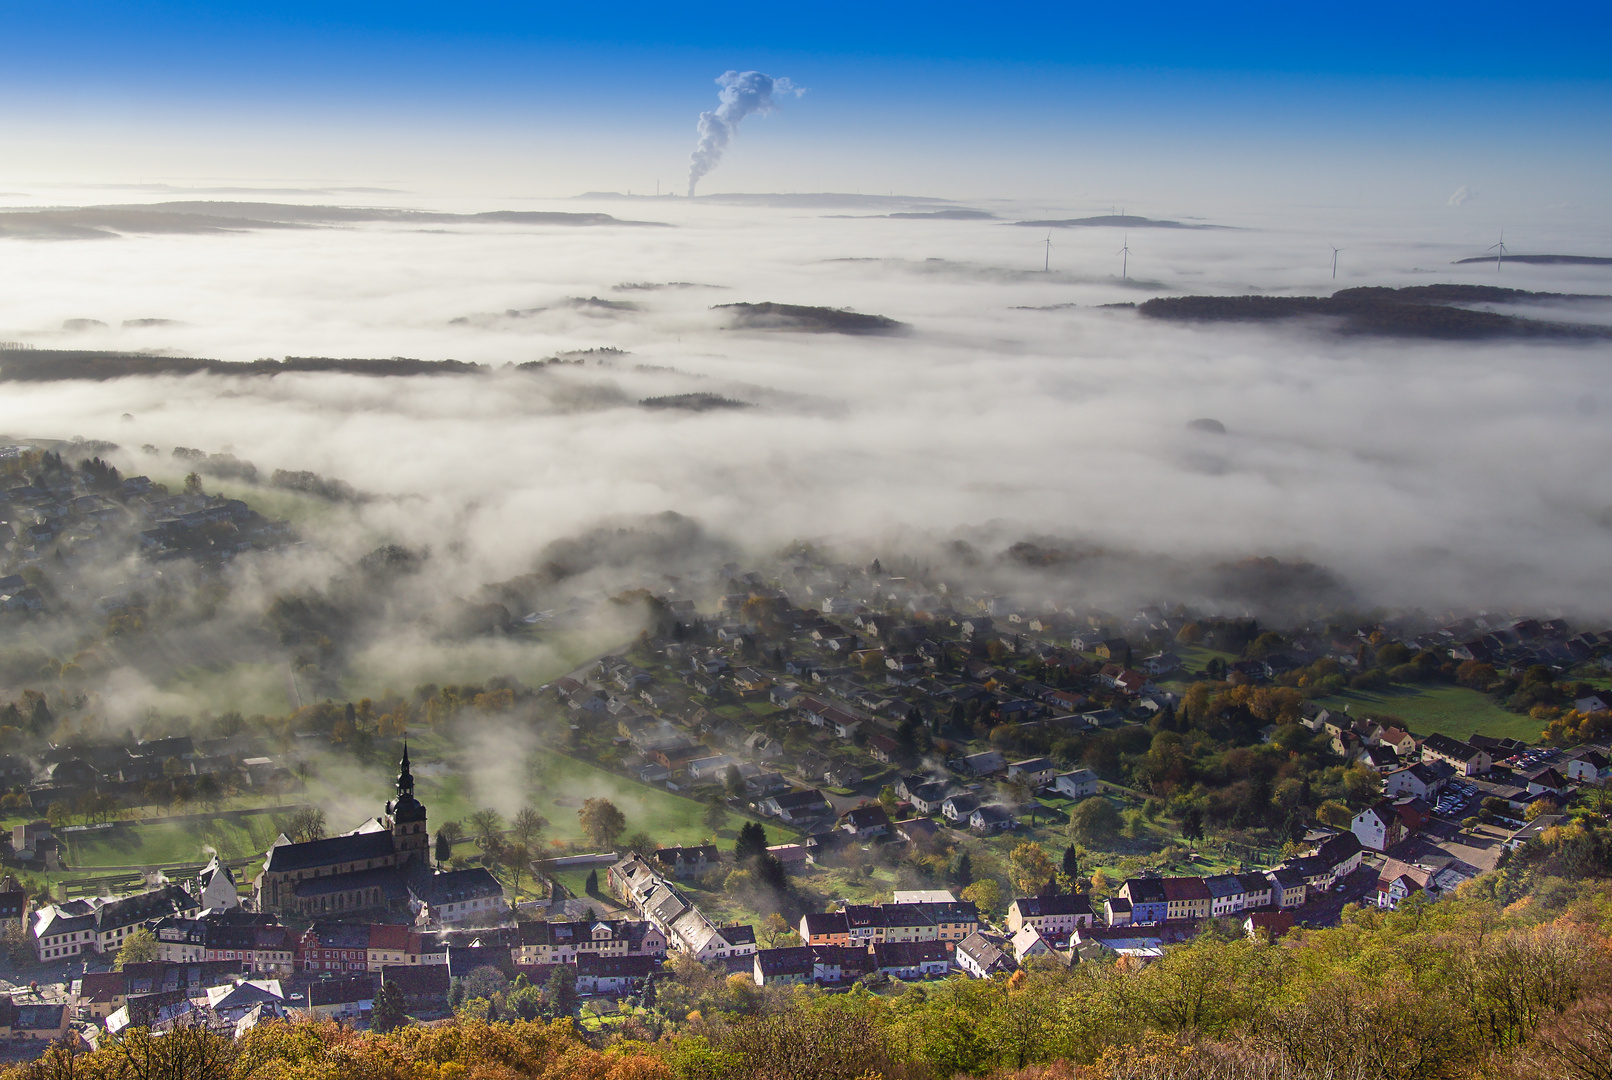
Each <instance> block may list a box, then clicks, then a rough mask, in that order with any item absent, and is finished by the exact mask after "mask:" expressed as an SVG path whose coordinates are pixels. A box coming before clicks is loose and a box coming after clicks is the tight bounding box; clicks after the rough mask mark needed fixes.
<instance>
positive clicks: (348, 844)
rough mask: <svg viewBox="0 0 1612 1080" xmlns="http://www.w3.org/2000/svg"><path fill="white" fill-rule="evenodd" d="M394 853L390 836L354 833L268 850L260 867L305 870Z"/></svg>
mask: <svg viewBox="0 0 1612 1080" xmlns="http://www.w3.org/2000/svg"><path fill="white" fill-rule="evenodd" d="M396 854H397V847H396V845H395V843H394V842H393V839H392V834H391V833H389V832H375V833H356V834H349V835H347V836H332V837H328V838H327V839H324V840H309V841H307V842H306V843H302V844H281V845H280V846H278V847H275V848H270V849H269V858H268V862H267V863H266V864H265V865H264V867H263V868H264V869H265V870H268V871H287V870H309V869H312V868H314V867H316V866H334V865H336V864H337V863H350V862H360V861H362V860H365V859H384V858H390V857H392V856H395V855H396Z"/></svg>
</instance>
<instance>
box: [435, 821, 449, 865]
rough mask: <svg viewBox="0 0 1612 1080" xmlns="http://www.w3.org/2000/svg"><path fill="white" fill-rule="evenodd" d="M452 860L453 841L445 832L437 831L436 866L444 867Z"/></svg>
mask: <svg viewBox="0 0 1612 1080" xmlns="http://www.w3.org/2000/svg"><path fill="white" fill-rule="evenodd" d="M451 858H453V840H452V838H451V837H449V836H448V834H447V833H446V832H444V831H443V830H441V829H438V830H437V865H438V866H446V865H447V864H448V860H449V859H451Z"/></svg>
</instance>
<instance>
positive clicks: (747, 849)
mask: <svg viewBox="0 0 1612 1080" xmlns="http://www.w3.org/2000/svg"><path fill="white" fill-rule="evenodd" d="M766 853H767V830H766V829H764V828H762V827H761V823H760V822H759V821H747V822H745V823H744V824H743V825H741V826H739V838H738V839H737V840H735V841H734V842H733V857H734V858H735V859H737V860H738V861H739V862H745V861H747V860H749V859H753V858H755V857H756V856H758V855H765V854H766Z"/></svg>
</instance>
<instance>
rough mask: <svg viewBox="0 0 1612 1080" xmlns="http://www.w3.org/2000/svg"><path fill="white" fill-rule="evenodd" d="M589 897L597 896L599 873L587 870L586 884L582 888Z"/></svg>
mask: <svg viewBox="0 0 1612 1080" xmlns="http://www.w3.org/2000/svg"><path fill="white" fill-rule="evenodd" d="M583 887H584V888H585V889H586V890H587V893H588V895H589V896H598V895H599V871H597V870H589V871H588V881H587V884H586V885H584V886H583Z"/></svg>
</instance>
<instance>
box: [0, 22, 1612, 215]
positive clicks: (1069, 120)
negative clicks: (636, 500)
mask: <svg viewBox="0 0 1612 1080" xmlns="http://www.w3.org/2000/svg"><path fill="white" fill-rule="evenodd" d="M1609 25H1612V18H1609V16H1608V14H1607V9H1606V6H1605V5H1591V4H1588V3H1555V4H1547V5H1534V6H1525V5H1520V4H1504V5H1502V4H1497V3H1488V2H1475V3H1464V4H1451V3H1438V4H1416V3H1408V4H1407V3H1384V2H1380V0H1374V2H1372V3H1358V4H1353V5H1349V6H1347V7H1340V6H1337V5H1302V4H1291V3H1285V4H1273V3H1259V4H1241V5H1206V4H1202V3H1193V4H1186V3H1170V2H1166V3H1156V4H1148V5H1116V4H1103V5H1097V4H1072V3H1061V4H1009V5H982V4H971V5H946V4H931V5H924V6H919V5H890V4H882V5H881V4H866V3H859V4H852V3H846V2H842V0H835V2H832V3H816V4H812V5H809V6H808V5H795V6H790V5H779V4H770V5H754V6H738V5H730V6H724V7H703V8H692V9H691V7H690V6H689V5H687V4H675V3H666V2H658V3H639V2H634V3H625V4H621V3H618V4H611V5H608V6H606V5H597V4H595V5H586V4H575V3H569V4H563V5H561V4H545V3H539V4H505V3H473V4H459V5H449V4H423V3H417V2H405V3H392V4H368V3H318V4H316V3H309V2H306V0H294V2H289V3H285V2H281V3H275V4H273V5H253V6H239V7H232V6H228V5H217V4H193V3H145V4H134V3H127V4H100V3H82V2H80V3H64V4H53V5H32V6H29V7H26V8H24V7H22V6H20V5H14V6H13V7H12V9H11V10H8V11H7V12H6V38H7V49H6V57H7V60H6V64H5V66H4V67H3V68H0V139H7V138H9V139H11V140H12V141H13V142H14V144H17V143H19V142H20V144H21V145H22V146H23V147H24V148H25V153H24V155H23V156H24V157H25V158H26V159H27V161H28V162H30V163H33V164H38V165H41V166H43V165H44V164H45V163H48V162H52V161H56V162H60V163H61V164H60V168H64V169H65V168H71V167H76V166H73V165H72V163H73V162H75V161H82V160H89V159H90V158H92V157H93V154H91V153H90V152H89V148H90V147H92V146H96V145H99V146H101V147H102V148H104V149H105V150H106V151H107V152H106V153H105V154H103V158H107V157H110V158H114V159H118V160H124V161H127V163H128V165H129V167H130V168H132V169H135V171H139V172H142V173H145V172H149V171H150V170H151V169H152V168H154V167H155V164H154V163H153V161H152V160H151V151H152V148H153V147H166V148H169V149H172V150H173V151H174V155H173V160H174V161H175V162H176V165H175V167H176V168H178V167H179V165H178V164H177V162H179V161H180V159H181V158H182V159H183V160H184V162H186V164H185V166H184V167H185V168H187V169H191V170H192V171H194V170H198V169H199V170H201V171H203V172H206V171H208V166H207V165H206V161H205V154H204V153H203V152H204V151H205V150H206V149H207V148H209V147H211V148H213V149H214V150H215V151H216V152H217V153H218V155H220V162H219V164H218V166H217V168H216V169H214V171H217V172H220V173H233V172H239V171H241V170H243V169H244V170H246V171H259V172H260V171H262V170H263V169H264V168H266V167H268V163H269V162H272V161H274V160H287V161H289V158H288V155H292V156H296V157H297V158H298V160H297V162H296V168H297V169H300V170H302V171H304V172H306V171H308V170H310V169H313V170H314V171H318V170H317V169H316V167H315V166H316V159H315V158H314V157H313V156H312V155H314V154H316V153H317V152H318V151H319V149H320V148H321V147H322V148H324V149H325V150H326V151H328V154H329V155H331V156H330V157H329V159H328V160H330V161H331V162H332V166H331V167H332V168H333V169H335V170H336V171H340V172H343V173H350V172H352V171H353V170H354V169H374V170H379V171H380V172H381V173H385V172H387V171H391V172H397V171H399V169H402V168H404V165H403V164H401V163H400V162H401V161H402V155H403V153H404V151H405V150H406V148H407V146H408V144H409V143H410V142H411V141H414V142H420V143H431V144H435V145H439V146H442V147H444V148H449V147H452V148H454V149H453V150H452V153H454V154H456V155H459V156H460V157H463V156H465V155H469V156H471V157H474V156H476V155H478V154H486V155H491V156H492V157H498V156H499V155H503V156H504V157H505V158H507V159H508V167H509V169H511V170H519V169H520V168H525V167H529V165H522V164H521V163H520V161H526V160H529V159H534V158H543V159H546V160H547V161H548V162H549V164H550V176H551V179H552V183H553V184H554V185H557V186H558V187H564V186H565V185H566V184H581V185H584V186H608V187H626V186H631V181H630V179H629V177H630V176H636V177H637V178H638V180H637V183H638V184H639V185H640V187H648V186H650V185H652V184H653V183H654V181H655V180H658V179H664V180H665V181H666V182H668V183H670V182H672V181H673V180H675V178H676V174H677V173H678V171H679V169H680V168H681V167H682V163H683V161H686V153H687V151H686V149H685V148H684V147H685V146H686V144H688V143H689V142H690V132H691V130H692V126H693V121H694V118H695V116H696V115H697V113H698V111H699V110H700V109H704V108H709V107H711V106H712V105H713V104H714V94H715V89H714V87H713V85H712V82H711V80H712V79H713V77H714V76H715V75H717V74H719V73H720V72H721V71H723V70H725V69H727V68H729V67H734V68H740V69H745V68H756V69H760V70H765V71H769V72H771V73H773V74H777V75H788V76H790V77H792V78H794V79H795V81H796V82H797V83H799V84H802V85H805V86H807V87H809V88H810V93H809V94H808V95H807V97H806V98H805V99H803V100H802V101H801V102H799V103H792V104H791V105H790V106H789V108H788V110H787V115H784V116H780V117H774V118H769V119H765V120H760V121H752V122H751V124H749V125H747V127H746V129H745V134H744V136H743V140H742V145H741V147H740V148H739V152H737V153H736V154H735V155H733V157H732V158H731V159H730V162H729V163H728V164H727V165H725V166H724V169H725V170H726V172H725V174H719V175H718V176H715V177H713V181H714V182H716V187H715V188H713V189H712V190H718V189H721V188H722V187H724V186H725V184H724V183H723V181H729V180H731V181H732V182H733V184H734V185H735V186H749V187H751V188H753V187H754V186H755V185H756V184H758V183H770V184H774V185H776V184H780V183H782V182H783V180H784V179H785V178H787V177H790V176H799V177H800V183H801V184H803V185H805V186H816V185H817V184H821V185H832V186H837V187H855V186H859V185H863V184H865V185H866V186H868V187H869V188H876V187H878V186H881V185H888V184H898V185H903V186H908V187H911V186H912V185H913V184H916V183H919V182H920V181H921V180H922V179H924V178H933V177H935V176H936V175H937V172H945V171H948V162H955V163H956V168H957V170H958V172H957V179H958V182H959V183H963V184H965V186H966V185H972V186H973V187H974V188H978V187H980V186H981V185H982V184H988V183H991V182H992V180H991V176H990V170H989V169H987V168H986V167H985V166H984V165H983V164H982V162H983V161H985V160H996V161H999V162H1000V163H1001V165H1002V167H1003V168H1004V169H1006V170H1009V171H1012V172H1014V173H1015V174H1020V175H1022V174H1032V175H1033V174H1034V173H1035V171H1036V170H1037V169H1038V168H1039V169H1041V170H1043V171H1044V172H1051V171H1054V170H1063V169H1067V168H1070V167H1073V166H1076V165H1090V164H1091V162H1092V160H1093V158H1094V157H1099V156H1100V157H1102V159H1103V161H1104V163H1105V167H1110V166H1111V167H1112V170H1113V175H1114V176H1115V177H1116V178H1122V177H1124V176H1125V175H1126V168H1125V167H1124V166H1123V165H1118V164H1115V163H1116V162H1118V161H1120V160H1121V159H1124V160H1127V161H1130V162H1133V163H1137V162H1146V163H1147V173H1148V175H1149V177H1151V178H1154V179H1156V178H1157V177H1158V175H1159V172H1160V169H1161V168H1167V167H1169V162H1170V161H1171V151H1172V150H1174V151H1178V152H1183V153H1188V154H1203V155H1209V156H1213V157H1215V158H1216V162H1215V164H1214V168H1216V169H1219V170H1221V171H1222V172H1226V173H1227V174H1228V175H1229V174H1231V173H1234V172H1235V170H1236V167H1237V162H1238V160H1242V161H1243V162H1245V163H1246V162H1247V161H1248V159H1249V158H1256V159H1259V160H1260V161H1261V162H1263V163H1265V164H1268V165H1271V166H1279V167H1282V168H1287V167H1293V168H1297V167H1298V164H1299V163H1300V162H1309V163H1310V164H1309V165H1306V166H1305V167H1306V168H1309V169H1311V170H1312V172H1313V171H1315V170H1316V169H1317V168H1319V169H1320V172H1321V174H1323V175H1325V174H1326V169H1325V168H1323V167H1320V166H1318V165H1317V164H1316V163H1317V162H1318V161H1320V160H1321V159H1325V158H1326V157H1327V156H1328V155H1332V156H1334V157H1342V158H1347V159H1348V160H1350V161H1353V162H1366V161H1372V162H1394V163H1398V164H1399V165H1400V166H1403V167H1404V168H1405V169H1408V170H1411V171H1415V172H1417V174H1418V175H1423V174H1424V173H1426V170H1425V169H1424V165H1425V164H1426V163H1428V162H1436V161H1443V162H1448V163H1450V168H1449V169H1448V170H1447V171H1448V172H1449V176H1448V177H1446V176H1444V175H1442V174H1440V175H1428V176H1427V180H1426V182H1427V183H1428V184H1429V185H1430V190H1431V189H1432V188H1436V187H1439V186H1441V185H1444V186H1448V187H1450V188H1451V189H1453V187H1454V186H1456V185H1455V183H1453V182H1451V181H1452V180H1453V179H1457V178H1459V177H1460V176H1461V175H1462V174H1463V173H1464V172H1470V171H1471V169H1470V168H1469V167H1468V162H1469V161H1470V162H1474V163H1478V162H1483V161H1485V160H1488V161H1494V162H1495V164H1494V165H1493V168H1494V169H1496V170H1497V171H1501V172H1505V173H1506V174H1507V176H1508V177H1509V176H1510V175H1511V174H1513V173H1516V172H1517V171H1518V170H1524V171H1526V170H1527V169H1531V168H1538V167H1539V166H1540V165H1542V164H1543V163H1546V162H1548V163H1549V164H1551V165H1552V166H1554V167H1555V168H1556V169H1557V170H1558V172H1560V171H1561V170H1563V169H1565V170H1566V173H1567V174H1568V175H1569V176H1570V177H1571V178H1572V179H1573V181H1574V183H1576V184H1577V185H1578V186H1579V187H1581V188H1587V187H1590V186H1593V184H1594V183H1596V182H1600V181H1604V180H1605V179H1606V177H1605V172H1604V164H1605V162H1606V155H1607V151H1606V150H1605V149H1604V146H1605V145H1606V142H1607V140H1606V136H1607V134H1608V131H1607V127H1608V124H1607V116H1608V115H1609V108H1608V107H1609V105H1612V101H1609V98H1612V95H1609V94H1608V89H1609V87H1612V78H1609V76H1612V48H1609V47H1608V46H1609V44H1612V42H1609V38H1612V34H1609V33H1608V30H1609ZM763 125H765V126H763ZM75 138H76V139H78V140H79V141H78V143H77V144H76V145H75V143H74V140H75ZM623 139H631V140H633V145H632V146H630V147H629V146H625V145H622V143H621V140H623ZM181 151H183V152H182V153H181ZM226 151H228V153H227V154H226ZM870 152H871V156H870ZM276 155H278V157H277V156H276ZM1503 157H1504V158H1511V159H1513V160H1512V161H1510V162H1509V163H1505V164H1501V163H1499V162H1498V160H1497V159H1499V158H1503ZM517 159H520V160H517ZM581 159H586V160H585V162H583V161H582V160H581ZM1279 159H1280V160H1279ZM1282 162H1285V163H1286V164H1281V163H1282ZM1207 167H1208V166H1206V165H1202V164H1200V165H1198V166H1195V170H1196V171H1200V172H1201V171H1203V170H1204V169H1205V168H1207ZM746 169H750V170H751V172H749V173H747V172H745V170H746ZM808 169H809V170H810V171H811V172H812V173H813V174H814V178H817V179H815V183H813V184H808V183H807V181H806V178H805V177H804V175H802V174H804V173H805V172H806V171H807V170H808ZM495 171H496V168H495ZM1211 171H1212V170H1211ZM1433 171H1434V173H1438V172H1439V170H1438V169H1436V168H1435V169H1434V170H1433ZM618 172H619V173H621V179H620V181H619V182H616V181H614V180H613V178H614V177H615V176H616V174H617V173H618ZM562 174H563V175H562ZM1544 179H1545V178H1544V177H1543V175H1541V180H1544ZM1351 182H1352V181H1351ZM1459 182H1460V183H1467V182H1468V181H1467V180H1465V179H1461V180H1459ZM1505 182H1506V183H1509V182H1510V180H1509V179H1508V180H1506V181H1505ZM1485 183H1487V184H1488V185H1489V188H1490V190H1494V183H1493V182H1490V181H1485ZM1032 186H1034V185H1033V184H1032Z"/></svg>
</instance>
